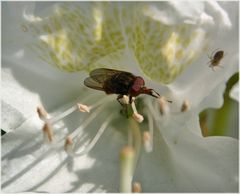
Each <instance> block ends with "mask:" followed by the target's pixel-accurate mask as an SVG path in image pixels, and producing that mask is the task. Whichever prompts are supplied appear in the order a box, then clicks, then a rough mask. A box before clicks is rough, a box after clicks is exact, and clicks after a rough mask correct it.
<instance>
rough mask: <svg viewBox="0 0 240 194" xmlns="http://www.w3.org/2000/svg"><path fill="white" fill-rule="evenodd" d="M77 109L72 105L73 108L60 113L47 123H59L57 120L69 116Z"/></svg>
mask: <svg viewBox="0 0 240 194" xmlns="http://www.w3.org/2000/svg"><path fill="white" fill-rule="evenodd" d="M77 109H78V106H77V105H74V106H72V107H70V108H69V109H67V110H65V111H64V112H61V113H60V114H59V115H57V116H55V117H52V118H50V119H48V122H49V123H56V122H57V121H59V120H61V119H63V118H64V117H66V116H68V115H70V114H71V113H73V112H74V111H75V110H77Z"/></svg>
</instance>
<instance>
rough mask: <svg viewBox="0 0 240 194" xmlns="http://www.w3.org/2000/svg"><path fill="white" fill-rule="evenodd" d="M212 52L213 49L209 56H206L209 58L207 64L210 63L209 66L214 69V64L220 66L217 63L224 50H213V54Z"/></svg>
mask: <svg viewBox="0 0 240 194" xmlns="http://www.w3.org/2000/svg"><path fill="white" fill-rule="evenodd" d="M216 51H217V50H216ZM213 53H214V51H213V52H212V54H211V56H210V57H209V56H208V58H209V59H210V61H209V62H208V64H209V63H210V65H209V67H211V68H212V69H213V70H214V67H216V66H218V67H221V66H220V65H219V63H220V62H221V60H222V58H223V57H224V51H222V50H219V51H217V52H215V54H213Z"/></svg>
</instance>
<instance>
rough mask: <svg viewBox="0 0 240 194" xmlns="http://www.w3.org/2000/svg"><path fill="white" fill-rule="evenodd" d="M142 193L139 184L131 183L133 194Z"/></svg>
mask: <svg viewBox="0 0 240 194" xmlns="http://www.w3.org/2000/svg"><path fill="white" fill-rule="evenodd" d="M141 192H142V186H141V184H140V183H139V182H134V183H133V193H141Z"/></svg>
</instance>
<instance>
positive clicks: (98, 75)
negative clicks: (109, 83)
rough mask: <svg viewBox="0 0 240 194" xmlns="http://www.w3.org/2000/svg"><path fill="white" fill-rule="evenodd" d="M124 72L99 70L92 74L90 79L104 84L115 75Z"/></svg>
mask: <svg viewBox="0 0 240 194" xmlns="http://www.w3.org/2000/svg"><path fill="white" fill-rule="evenodd" d="M122 72H124V71H119V70H115V69H106V68H99V69H95V70H93V71H91V72H90V77H91V78H92V79H93V80H95V81H96V82H99V83H104V82H105V81H106V80H107V79H108V78H110V77H112V76H113V75H116V74H119V73H122Z"/></svg>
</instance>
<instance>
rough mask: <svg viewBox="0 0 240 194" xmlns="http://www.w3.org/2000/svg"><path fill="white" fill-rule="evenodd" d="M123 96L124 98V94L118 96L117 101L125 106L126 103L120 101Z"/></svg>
mask: <svg viewBox="0 0 240 194" xmlns="http://www.w3.org/2000/svg"><path fill="white" fill-rule="evenodd" d="M121 98H123V95H122V94H119V95H118V97H117V101H118V102H119V104H121V106H124V104H123V103H122V102H121V101H120V99H121Z"/></svg>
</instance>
